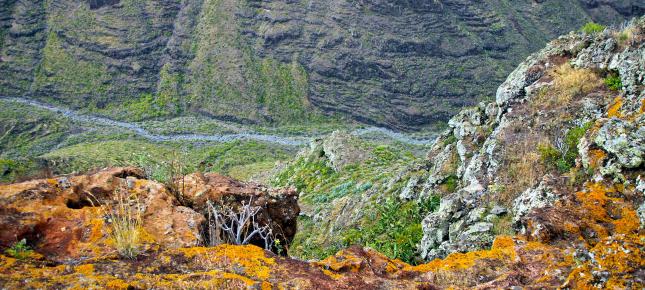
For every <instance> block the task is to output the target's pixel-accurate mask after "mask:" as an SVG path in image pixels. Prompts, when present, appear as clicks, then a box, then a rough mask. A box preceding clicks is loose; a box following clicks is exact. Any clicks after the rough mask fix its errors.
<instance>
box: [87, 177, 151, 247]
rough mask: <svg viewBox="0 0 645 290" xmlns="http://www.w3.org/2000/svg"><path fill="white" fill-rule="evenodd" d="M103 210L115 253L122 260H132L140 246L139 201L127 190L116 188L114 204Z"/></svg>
mask: <svg viewBox="0 0 645 290" xmlns="http://www.w3.org/2000/svg"><path fill="white" fill-rule="evenodd" d="M90 195H91V194H90ZM92 197H94V196H92ZM94 199H95V200H96V198H94ZM103 210H104V214H105V216H106V217H107V218H108V220H109V221H110V223H109V227H110V237H111V238H112V239H113V240H114V247H115V248H116V250H117V252H118V253H119V255H121V256H122V257H124V258H128V259H134V258H135V257H136V256H137V255H138V254H139V253H140V251H141V244H142V238H141V233H142V230H143V229H142V224H143V222H142V211H143V209H142V206H141V203H140V202H139V199H138V198H137V196H136V195H134V194H132V193H130V191H129V190H127V189H124V188H121V187H117V188H116V190H115V191H114V202H113V203H111V204H109V205H106V206H105V207H104V208H103Z"/></svg>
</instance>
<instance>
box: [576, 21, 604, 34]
mask: <svg viewBox="0 0 645 290" xmlns="http://www.w3.org/2000/svg"><path fill="white" fill-rule="evenodd" d="M605 28H606V27H605V26H604V25H602V24H598V23H595V22H587V23H586V24H585V25H584V26H582V28H581V29H580V31H582V32H583V33H585V34H596V33H600V32H603V31H605Z"/></svg>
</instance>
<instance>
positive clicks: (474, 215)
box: [467, 207, 486, 224]
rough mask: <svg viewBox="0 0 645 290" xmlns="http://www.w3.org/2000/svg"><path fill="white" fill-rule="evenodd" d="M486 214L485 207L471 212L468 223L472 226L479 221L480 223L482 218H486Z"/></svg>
mask: <svg viewBox="0 0 645 290" xmlns="http://www.w3.org/2000/svg"><path fill="white" fill-rule="evenodd" d="M485 213H486V208H485V207H478V208H476V209H473V210H471V211H470V213H469V214H468V218H467V221H468V223H469V224H472V223H475V222H477V221H480V220H481V219H482V217H484V214H485Z"/></svg>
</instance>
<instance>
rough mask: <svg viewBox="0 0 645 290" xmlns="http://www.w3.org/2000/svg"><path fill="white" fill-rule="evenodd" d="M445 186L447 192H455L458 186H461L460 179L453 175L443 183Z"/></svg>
mask: <svg viewBox="0 0 645 290" xmlns="http://www.w3.org/2000/svg"><path fill="white" fill-rule="evenodd" d="M443 185H445V186H446V191H447V192H455V190H456V189H457V186H459V177H458V176H457V175H454V174H451V175H449V176H448V177H446V179H445V180H444V181H443Z"/></svg>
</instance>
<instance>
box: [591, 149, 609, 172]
mask: <svg viewBox="0 0 645 290" xmlns="http://www.w3.org/2000/svg"><path fill="white" fill-rule="evenodd" d="M605 158H607V153H605V151H604V150H601V149H591V150H589V166H591V168H598V166H600V165H602V162H603V161H604V160H605Z"/></svg>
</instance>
